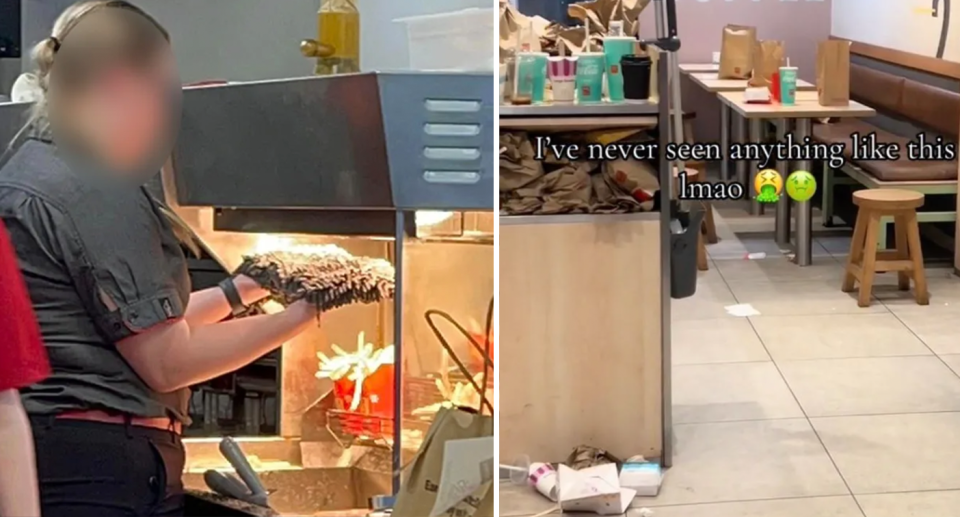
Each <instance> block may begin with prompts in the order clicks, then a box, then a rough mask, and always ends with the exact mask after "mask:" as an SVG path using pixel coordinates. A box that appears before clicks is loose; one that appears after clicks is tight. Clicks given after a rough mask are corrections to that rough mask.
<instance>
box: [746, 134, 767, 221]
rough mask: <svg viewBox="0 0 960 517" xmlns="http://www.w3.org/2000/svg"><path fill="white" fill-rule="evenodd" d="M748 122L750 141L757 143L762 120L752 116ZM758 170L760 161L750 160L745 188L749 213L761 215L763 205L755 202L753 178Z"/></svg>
mask: <svg viewBox="0 0 960 517" xmlns="http://www.w3.org/2000/svg"><path fill="white" fill-rule="evenodd" d="M749 123H750V143H751V144H759V143H760V138H761V136H762V135H761V131H763V125H762V124H763V121H762V120H760V119H758V118H752V119H750V120H749ZM758 172H760V162H759V161H758V160H750V165H749V166H748V168H747V171H746V180H747V190H748V191H749V192H750V214H751V215H761V214H763V206H762V205H761V204H760V203H758V202H757V189H756V186H755V185H754V182H753V180H754V178H755V177H756V176H757V173H758Z"/></svg>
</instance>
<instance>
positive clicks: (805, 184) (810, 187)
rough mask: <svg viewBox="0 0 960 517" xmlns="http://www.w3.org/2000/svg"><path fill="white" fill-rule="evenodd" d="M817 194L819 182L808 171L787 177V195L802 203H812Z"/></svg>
mask: <svg viewBox="0 0 960 517" xmlns="http://www.w3.org/2000/svg"><path fill="white" fill-rule="evenodd" d="M816 192H817V180H816V178H814V177H813V174H810V173H809V172H807V171H794V172H792V173H790V175H789V176H787V195H788V196H790V199H792V200H794V201H797V202H798V203H802V202H804V201H810V199H811V198H812V197H813V195H814V194H816Z"/></svg>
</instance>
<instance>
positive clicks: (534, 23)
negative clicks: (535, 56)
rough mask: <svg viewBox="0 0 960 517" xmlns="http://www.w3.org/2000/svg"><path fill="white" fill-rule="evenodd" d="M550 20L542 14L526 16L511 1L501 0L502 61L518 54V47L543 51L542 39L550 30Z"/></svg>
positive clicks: (532, 50)
mask: <svg viewBox="0 0 960 517" xmlns="http://www.w3.org/2000/svg"><path fill="white" fill-rule="evenodd" d="M550 25H551V23H550V21H548V20H546V19H545V18H543V17H540V16H526V15H524V14H523V13H521V12H520V10H519V9H517V8H516V7H514V6H512V5H510V3H509V2H506V1H504V0H500V28H499V30H500V62H501V63H505V62H506V61H507V59H509V58H511V57H513V56H514V54H516V49H517V48H520V49H523V48H524V47H526V50H528V51H530V52H541V51H542V50H544V49H543V48H542V42H541V40H542V39H543V37H544V36H545V35H546V34H547V32H548V27H549V26H550Z"/></svg>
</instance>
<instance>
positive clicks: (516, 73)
mask: <svg viewBox="0 0 960 517" xmlns="http://www.w3.org/2000/svg"><path fill="white" fill-rule="evenodd" d="M521 40H523V28H522V27H521V28H520V30H519V31H517V43H516V45H514V47H513V95H512V97H511V98H512V99H516V98H517V94H518V93H519V92H520V90H519V85H520V41H521Z"/></svg>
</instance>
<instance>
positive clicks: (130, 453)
mask: <svg viewBox="0 0 960 517" xmlns="http://www.w3.org/2000/svg"><path fill="white" fill-rule="evenodd" d="M31 424H32V426H33V437H34V440H35V441H36V449H37V474H38V477H39V481H40V506H41V511H42V515H43V517H95V516H96V517H134V516H137V517H139V516H154V515H155V516H170V517H175V516H182V515H183V504H184V495H183V482H182V480H181V476H182V474H183V468H184V450H183V444H182V443H181V441H180V437H179V436H177V435H176V434H175V433H173V432H170V431H162V430H159V429H150V428H144V427H136V426H133V425H123V424H106V423H100V422H87V421H80V420H67V419H52V418H32V419H31Z"/></svg>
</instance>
